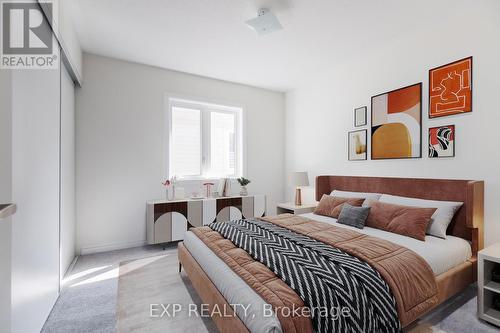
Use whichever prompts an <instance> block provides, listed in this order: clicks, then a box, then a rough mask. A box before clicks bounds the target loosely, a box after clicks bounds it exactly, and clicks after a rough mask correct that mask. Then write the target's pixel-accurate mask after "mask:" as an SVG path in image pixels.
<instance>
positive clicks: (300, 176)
mask: <svg viewBox="0 0 500 333" xmlns="http://www.w3.org/2000/svg"><path fill="white" fill-rule="evenodd" d="M290 182H291V183H292V186H309V176H307V172H306V171H303V172H292V174H291V175H290Z"/></svg>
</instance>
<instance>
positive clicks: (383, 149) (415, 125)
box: [371, 83, 422, 160]
mask: <svg viewBox="0 0 500 333" xmlns="http://www.w3.org/2000/svg"><path fill="white" fill-rule="evenodd" d="M371 119H372V126H371V136H372V139H371V142H372V143H371V145H372V153H371V155H372V159H373V160H383V159H396V158H420V157H422V83H417V84H414V85H411V86H408V87H404V88H400V89H397V90H393V91H389V92H387V93H383V94H380V95H377V96H373V97H372V117H371Z"/></svg>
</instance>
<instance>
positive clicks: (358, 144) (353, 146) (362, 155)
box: [347, 130, 367, 161]
mask: <svg viewBox="0 0 500 333" xmlns="http://www.w3.org/2000/svg"><path fill="white" fill-rule="evenodd" d="M366 137H367V130H359V131H353V132H349V138H348V145H349V147H348V149H349V152H348V155H347V157H348V159H349V161H363V160H366V156H367V153H366Z"/></svg>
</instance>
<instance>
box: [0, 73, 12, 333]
mask: <svg viewBox="0 0 500 333" xmlns="http://www.w3.org/2000/svg"><path fill="white" fill-rule="evenodd" d="M10 74H11V73H10V72H9V71H6V70H0V204H1V203H10V202H12V190H11V184H12V111H11V75H10ZM10 234H11V218H10V217H9V218H7V219H3V220H2V219H0V326H1V328H0V331H2V330H5V331H6V332H9V331H10Z"/></svg>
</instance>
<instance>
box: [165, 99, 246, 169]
mask: <svg viewBox="0 0 500 333" xmlns="http://www.w3.org/2000/svg"><path fill="white" fill-rule="evenodd" d="M167 113H168V116H167V120H168V122H169V126H168V128H169V130H170V136H169V138H170V140H169V145H168V146H169V159H168V177H172V176H174V175H176V176H178V177H180V178H215V177H239V176H241V175H242V166H243V155H242V153H243V152H242V150H243V149H242V113H243V111H242V109H241V108H236V107H229V106H222V105H215V104H208V103H202V102H195V101H188V100H183V99H175V98H170V99H169V100H168V111H167Z"/></svg>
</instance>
